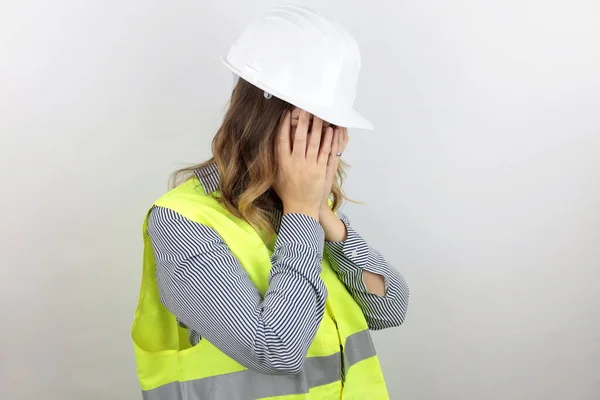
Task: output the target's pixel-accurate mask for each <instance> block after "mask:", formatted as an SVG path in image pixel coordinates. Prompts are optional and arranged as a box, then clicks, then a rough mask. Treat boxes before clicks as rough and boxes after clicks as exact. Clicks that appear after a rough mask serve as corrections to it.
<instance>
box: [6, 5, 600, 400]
mask: <svg viewBox="0 0 600 400" xmlns="http://www.w3.org/2000/svg"><path fill="white" fill-rule="evenodd" d="M269 4H270V3H269V2H268V1H252V2H248V1H241V0H238V1H232V0H227V1H225V0H220V1H216V0H212V1H206V0H205V1H198V0H196V1H191V0H177V1H168V2H167V1H157V0H149V1H143V2H142V1H133V0H128V1H123V0H121V1H116V0H110V1H107V0H103V1H100V0H95V1H91V0H88V1H85V2H83V1H75V0H62V1H52V2H50V1H43V0H31V1H26V0H23V1H18V2H17V1H6V0H4V1H1V2H0V135H1V137H0V179H1V182H2V193H1V196H0V210H1V211H0V216H1V220H0V250H1V251H0V264H1V267H2V269H1V271H2V277H1V279H0V312H1V314H0V320H1V321H2V322H1V328H0V339H1V340H0V344H1V346H0V398H2V399H7V400H13V399H41V398H43V399H69V400H70V399H94V400H95V399H98V400H105V399H138V398H140V394H139V390H138V386H137V381H136V375H135V367H134V361H133V356H132V350H131V345H130V341H129V325H130V322H131V318H132V315H133V311H134V308H135V305H136V301H137V291H138V285H139V279H140V266H141V257H140V255H141V253H140V251H141V234H140V232H141V222H142V218H143V216H144V213H145V212H146V209H147V207H149V206H150V205H151V204H152V202H153V200H154V199H155V198H157V197H158V196H159V195H160V194H161V193H162V192H164V191H165V190H166V188H167V178H168V176H169V174H170V173H171V172H172V171H173V170H174V169H176V168H177V167H180V166H182V165H184V164H186V163H194V162H199V161H202V160H204V159H205V158H206V157H208V156H209V143H210V140H211V137H212V135H213V134H214V132H215V130H216V128H217V126H218V124H219V120H220V118H221V116H222V113H223V107H224V104H225V101H226V99H227V96H228V94H229V91H230V89H231V85H232V77H231V75H230V73H229V72H227V70H226V69H225V68H224V67H222V66H221V65H220V61H219V56H221V55H223V54H225V53H226V51H227V49H228V46H229V45H230V44H231V43H232V42H233V40H234V39H235V38H236V36H237V35H238V34H239V33H240V32H241V30H242V28H243V26H244V25H245V24H246V23H247V22H248V21H249V20H250V19H251V18H252V17H253V16H255V15H256V14H257V13H258V12H259V11H260V10H262V9H264V8H266V7H268V6H269ZM305 4H307V5H310V6H313V7H315V8H317V9H319V10H320V11H321V12H322V13H324V14H326V15H328V16H330V17H333V18H334V19H336V20H338V21H339V22H341V23H342V24H343V25H345V26H346V27H347V28H348V29H349V30H350V31H351V32H353V34H354V35H355V36H356V38H357V41H358V42H359V44H360V46H361V50H362V55H363V72H362V77H361V81H360V85H359V93H358V96H357V101H356V107H357V109H358V110H360V111H361V112H363V113H364V114H365V115H367V116H368V117H370V118H371V120H372V121H373V122H374V124H375V125H376V128H377V129H376V130H375V131H374V132H363V131H355V132H351V134H352V139H351V144H350V148H349V149H348V151H347V160H348V161H349V162H350V163H351V164H352V165H353V168H352V169H351V171H350V177H349V180H348V182H347V186H346V188H347V191H348V193H349V194H350V195H351V196H352V197H353V198H356V199H358V200H362V201H364V202H366V203H367V204H366V205H361V206H357V205H350V206H348V207H347V208H346V212H347V213H348V214H349V215H350V216H351V217H352V219H353V222H354V225H355V226H356V227H357V229H358V230H359V231H360V232H361V233H362V234H363V236H365V237H366V238H367V239H368V240H369V241H370V243H371V244H373V245H374V246H375V247H377V248H378V249H379V250H380V251H381V252H382V253H384V254H385V255H386V256H387V258H388V259H389V261H390V262H391V263H393V264H394V265H395V266H397V267H398V268H399V269H400V270H401V271H402V272H403V273H404V275H405V276H406V279H407V281H408V282H409V284H410V286H411V289H412V298H411V305H410V308H409V314H408V318H407V321H406V323H405V325H404V326H403V327H401V328H399V329H394V330H389V331H385V332H382V333H377V334H376V335H375V340H376V345H377V347H378V349H379V352H380V357H381V361H382V364H383V368H384V372H385V374H386V376H387V380H388V385H389V389H390V392H391V396H392V399H393V400H395V399H410V400H421V399H422V400H441V399H444V400H480V399H494V400H495V399H497V400H506V399H511V400H537V399H540V400H541V399H543V400H588V399H598V398H600V312H599V311H598V308H599V306H600V290H599V286H600V285H599V282H600V261H599V260H600V246H599V245H600V212H599V204H600V178H599V173H600V160H599V159H598V154H599V152H600V45H599V44H598V43H599V38H600V24H599V23H598V21H600V3H598V2H597V0H589V1H584V0H571V1H552V0H550V1H542V0H520V1H502V2H501V1H489V0H486V1H482V0H451V1H448V0H419V1H417V0H409V1H401V2H389V1H383V0H370V1H359V0H353V1H341V0H339V1H316V0H314V1H308V2H306V3H305ZM290 45H293V44H290ZM301 56H302V55H301V54H299V57H301Z"/></svg>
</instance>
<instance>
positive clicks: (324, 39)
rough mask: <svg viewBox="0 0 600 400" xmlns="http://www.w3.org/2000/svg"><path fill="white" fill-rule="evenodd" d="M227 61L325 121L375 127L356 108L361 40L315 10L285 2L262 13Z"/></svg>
mask: <svg viewBox="0 0 600 400" xmlns="http://www.w3.org/2000/svg"><path fill="white" fill-rule="evenodd" d="M222 60H223V63H224V64H225V66H227V68H229V69H230V70H231V71H232V72H233V73H234V74H236V75H238V76H239V77H241V78H242V79H244V80H246V81H248V82H250V83H251V84H253V85H254V86H257V87H258V88H260V89H262V90H264V91H265V92H267V93H269V94H272V95H273V96H276V97H278V98H280V99H282V100H285V101H287V102H288V103H290V104H293V105H295V106H297V107H300V108H302V109H304V110H306V111H308V112H310V113H311V114H314V115H316V116H318V117H319V118H322V119H323V120H325V121H328V122H330V123H332V124H335V125H338V126H343V127H347V128H361V129H373V125H372V124H371V123H370V122H369V121H368V120H367V119H366V118H365V117H363V116H362V115H361V114H359V113H358V112H356V111H355V110H354V109H353V103H354V97H355V96H356V85H357V83H358V76H359V73H360V66H361V59H360V51H359V48H358V44H357V43H356V40H355V39H354V37H352V35H351V34H350V33H349V32H348V31H347V30H346V29H344V28H343V27H342V26H341V25H339V24H338V23H336V22H334V21H331V20H329V19H327V18H325V17H323V16H321V15H320V14H318V13H316V12H315V11H313V10H311V9H308V8H306V7H301V6H295V5H283V6H278V7H276V8H273V9H271V10H268V11H266V12H264V13H262V14H261V15H260V16H259V17H258V18H257V19H256V20H255V21H254V22H253V23H251V24H250V25H248V26H247V27H246V29H245V30H244V32H243V33H242V35H241V36H240V37H239V38H238V40H237V41H236V42H235V44H233V46H231V48H230V50H229V53H228V54H227V56H226V57H224V58H223V59H222Z"/></svg>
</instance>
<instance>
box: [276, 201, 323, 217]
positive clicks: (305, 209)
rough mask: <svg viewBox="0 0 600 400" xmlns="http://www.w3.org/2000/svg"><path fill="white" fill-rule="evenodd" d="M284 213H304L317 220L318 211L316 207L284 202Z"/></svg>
mask: <svg viewBox="0 0 600 400" xmlns="http://www.w3.org/2000/svg"><path fill="white" fill-rule="evenodd" d="M283 213H284V214H304V215H308V216H309V217H311V218H313V219H315V220H317V221H319V216H320V212H319V209H318V208H317V207H311V206H307V205H305V204H294V203H284V205H283Z"/></svg>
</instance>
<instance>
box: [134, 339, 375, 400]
mask: <svg viewBox="0 0 600 400" xmlns="http://www.w3.org/2000/svg"><path fill="white" fill-rule="evenodd" d="M375 355H376V354H375V347H374V346H373V342H372V340H371V335H369V331H367V330H365V331H361V332H358V333H355V334H354V335H351V336H349V337H348V338H347V340H346V347H345V348H344V364H345V369H346V370H348V368H350V367H351V366H352V365H354V364H356V363H357V362H360V361H362V360H364V359H366V358H369V357H373V356H375ZM340 378H341V357H340V353H335V354H332V355H330V356H323V357H310V358H307V359H306V361H305V363H304V368H303V369H302V371H301V372H300V373H298V374H294V375H267V374H261V373H259V372H255V371H252V370H244V371H240V372H233V373H230V374H225V375H217V376H211V377H208V378H202V379H195V380H192V381H186V382H171V383H168V384H166V385H164V386H161V387H158V388H156V389H152V390H144V391H142V397H143V399H144V400H221V399H227V400H255V399H260V398H264V397H272V396H286V395H292V394H302V393H308V390H309V389H310V388H313V387H316V386H321V385H326V384H328V383H333V382H336V381H339V380H340Z"/></svg>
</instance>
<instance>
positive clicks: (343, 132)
mask: <svg viewBox="0 0 600 400" xmlns="http://www.w3.org/2000/svg"><path fill="white" fill-rule="evenodd" d="M348 140H349V137H348V129H346V128H341V127H339V126H338V127H336V128H335V130H334V133H333V143H332V148H331V156H330V157H329V162H328V163H327V172H326V177H325V193H324V196H323V203H322V204H321V210H322V211H323V210H324V209H327V210H330V208H329V196H330V195H331V188H332V186H333V182H335V179H336V175H337V170H338V166H339V165H340V158H341V157H340V156H337V154H340V155H341V154H342V153H343V152H344V150H345V149H346V145H347V144H348Z"/></svg>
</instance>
